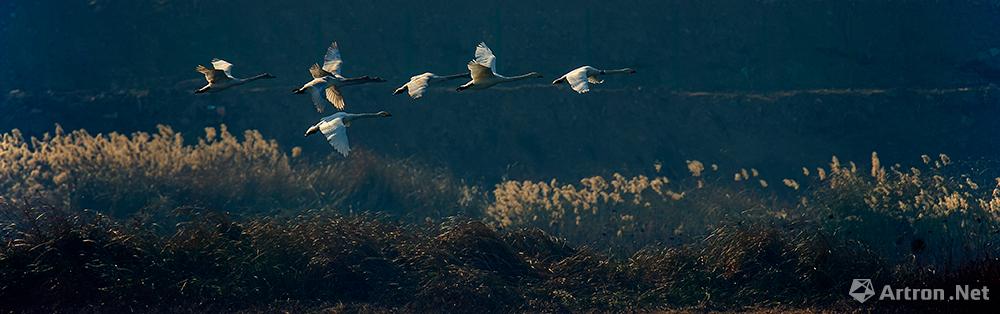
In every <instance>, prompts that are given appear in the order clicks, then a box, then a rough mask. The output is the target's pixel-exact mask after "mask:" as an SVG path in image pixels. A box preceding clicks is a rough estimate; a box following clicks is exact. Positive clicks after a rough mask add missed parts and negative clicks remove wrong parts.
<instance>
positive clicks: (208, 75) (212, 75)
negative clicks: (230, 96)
mask: <svg viewBox="0 0 1000 314" xmlns="http://www.w3.org/2000/svg"><path fill="white" fill-rule="evenodd" d="M194 70H195V71H198V72H201V74H204V75H205V80H206V81H208V82H209V83H216V82H223V81H227V80H229V77H228V76H226V72H223V71H220V70H212V69H209V68H206V67H205V66H204V65H198V66H197V67H195V68H194Z"/></svg>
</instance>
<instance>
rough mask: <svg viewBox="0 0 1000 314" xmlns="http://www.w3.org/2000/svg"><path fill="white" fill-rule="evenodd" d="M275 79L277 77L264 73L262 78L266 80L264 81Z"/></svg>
mask: <svg viewBox="0 0 1000 314" xmlns="http://www.w3.org/2000/svg"><path fill="white" fill-rule="evenodd" d="M276 77H277V76H274V75H271V73H264V78H266V79H273V78H276Z"/></svg>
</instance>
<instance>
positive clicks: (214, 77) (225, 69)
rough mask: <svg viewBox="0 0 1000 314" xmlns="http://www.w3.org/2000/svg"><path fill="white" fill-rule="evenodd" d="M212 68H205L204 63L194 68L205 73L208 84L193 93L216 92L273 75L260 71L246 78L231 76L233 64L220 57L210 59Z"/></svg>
mask: <svg viewBox="0 0 1000 314" xmlns="http://www.w3.org/2000/svg"><path fill="white" fill-rule="evenodd" d="M212 68H213V69H209V68H206V67H205V66H204V65H200V64H199V65H198V66H197V67H195V68H194V70H195V71H198V72H201V74H205V80H206V81H208V85H205V86H204V87H202V88H199V89H197V90H195V91H194V93H195V94H201V93H204V92H217V91H220V90H223V89H227V88H230V87H233V86H239V85H243V84H246V83H247V82H250V81H256V80H259V79H269V78H274V75H271V74H268V73H261V74H258V75H255V76H253V77H248V78H236V77H233V74H232V69H233V64H232V63H229V62H226V60H222V59H218V58H215V59H212Z"/></svg>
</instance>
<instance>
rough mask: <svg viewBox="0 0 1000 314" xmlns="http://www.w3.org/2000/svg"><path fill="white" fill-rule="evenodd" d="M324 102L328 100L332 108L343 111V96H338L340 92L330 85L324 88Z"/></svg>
mask: <svg viewBox="0 0 1000 314" xmlns="http://www.w3.org/2000/svg"><path fill="white" fill-rule="evenodd" d="M326 100H329V101H330V103H331V104H333V106H334V107H336V108H337V109H339V110H344V107H346V106H345V105H344V96H343V95H341V94H340V90H339V89H337V86H336V85H333V84H330V85H329V86H327V87H326Z"/></svg>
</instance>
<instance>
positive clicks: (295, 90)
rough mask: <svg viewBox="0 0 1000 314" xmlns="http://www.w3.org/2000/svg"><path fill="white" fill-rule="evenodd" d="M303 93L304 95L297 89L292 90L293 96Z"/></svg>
mask: <svg viewBox="0 0 1000 314" xmlns="http://www.w3.org/2000/svg"><path fill="white" fill-rule="evenodd" d="M301 93H302V90H301V89H298V88H296V89H293V90H292V94H301Z"/></svg>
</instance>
